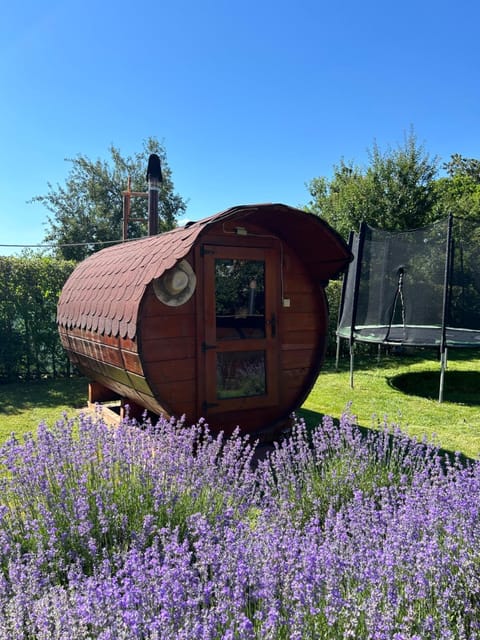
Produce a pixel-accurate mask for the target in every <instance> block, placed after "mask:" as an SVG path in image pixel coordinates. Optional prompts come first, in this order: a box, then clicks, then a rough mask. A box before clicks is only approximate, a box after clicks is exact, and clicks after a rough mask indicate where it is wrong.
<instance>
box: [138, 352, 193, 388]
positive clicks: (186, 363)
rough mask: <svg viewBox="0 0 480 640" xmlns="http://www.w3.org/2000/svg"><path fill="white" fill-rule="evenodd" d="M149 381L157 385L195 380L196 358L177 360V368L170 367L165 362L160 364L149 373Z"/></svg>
mask: <svg viewBox="0 0 480 640" xmlns="http://www.w3.org/2000/svg"><path fill="white" fill-rule="evenodd" d="M148 373H149V378H148V379H149V381H150V382H151V383H155V385H161V384H171V383H175V382H183V381H185V380H191V381H194V380H195V358H185V360H176V361H175V367H170V366H169V364H168V363H167V364H165V362H159V363H158V366H155V367H151V368H150V369H149V371H148Z"/></svg>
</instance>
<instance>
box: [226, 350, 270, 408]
mask: <svg viewBox="0 0 480 640" xmlns="http://www.w3.org/2000/svg"><path fill="white" fill-rule="evenodd" d="M265 370H266V369H265V351H224V352H220V353H217V398H218V399H225V398H247V397H251V396H263V395H265V394H266V393H267V388H266V387H267V385H266V376H265Z"/></svg>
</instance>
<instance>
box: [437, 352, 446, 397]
mask: <svg viewBox="0 0 480 640" xmlns="http://www.w3.org/2000/svg"><path fill="white" fill-rule="evenodd" d="M446 368H447V348H446V347H445V351H443V353H441V354H440V386H439V390H438V401H439V402H443V389H444V387H445V369H446Z"/></svg>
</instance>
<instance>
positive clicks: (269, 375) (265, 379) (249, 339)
mask: <svg viewBox="0 0 480 640" xmlns="http://www.w3.org/2000/svg"><path fill="white" fill-rule="evenodd" d="M202 253H203V256H204V284H205V324H204V342H203V346H202V351H203V355H204V357H203V364H204V375H205V399H204V401H203V406H202V408H203V411H204V413H207V414H212V413H223V412H230V411H236V410H244V409H253V408H255V407H266V406H271V405H275V404H277V402H278V387H279V372H278V362H279V358H278V352H279V337H278V309H279V300H280V291H279V270H280V258H279V255H278V252H277V251H275V250H274V249H264V248H251V247H248V248H245V247H222V246H215V245H205V246H204V247H203V251H202Z"/></svg>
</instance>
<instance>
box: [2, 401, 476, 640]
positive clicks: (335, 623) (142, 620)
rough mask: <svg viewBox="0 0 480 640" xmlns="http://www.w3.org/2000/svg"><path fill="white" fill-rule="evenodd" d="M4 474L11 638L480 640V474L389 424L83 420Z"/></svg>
mask: <svg viewBox="0 0 480 640" xmlns="http://www.w3.org/2000/svg"><path fill="white" fill-rule="evenodd" d="M0 465H1V466H2V473H1V478H2V479H1V487H0V489H1V495H2V504H1V507H0V549H1V572H0V639H1V640H12V639H15V640H22V639H28V640H33V639H35V640H37V639H38V640H47V639H48V640H56V639H62V640H67V639H68V640H72V639H74V640H82V639H85V640H86V639H101V640H114V639H115V640H119V639H128V640H131V639H142V640H146V639H158V640H160V639H161V640H167V639H172V640H173V639H175V640H177V639H185V640H187V639H188V640H194V639H195V640H196V639H204V640H207V639H208V640H210V639H217V638H218V639H221V638H222V639H225V640H227V639H235V638H238V639H242V640H248V639H253V638H258V639H269V638H272V639H314V638H326V639H330V638H332V639H333V638H334V639H343V638H355V639H364V638H365V639H367V638H368V639H375V640H381V639H385V640H387V639H388V640H407V639H408V640H414V639H418V640H426V639H427V640H428V639H432V640H433V639H435V640H439V639H443V638H445V639H447V638H455V639H457V638H458V639H469V640H473V639H476V638H479V637H480V616H479V610H480V466H479V463H473V462H472V463H471V464H468V465H467V464H465V463H464V462H462V461H461V460H460V458H458V457H457V458H455V457H454V458H453V459H449V458H446V457H444V456H442V455H440V451H439V450H438V449H437V448H436V447H435V446H433V445H432V444H428V443H422V442H416V441H414V440H411V439H410V438H408V437H407V436H406V435H405V434H403V433H402V432H401V431H400V430H399V429H397V428H395V427H394V426H390V425H387V424H386V425H385V428H384V431H383V432H382V431H380V432H374V431H372V432H370V433H369V434H368V435H364V434H362V433H361V432H360V430H359V429H358V428H357V427H356V426H355V423H354V419H353V418H352V417H350V416H349V415H344V416H343V417H342V419H341V423H340V426H338V425H334V423H333V421H332V420H331V419H329V418H326V419H324V420H323V423H322V424H320V425H319V426H318V427H317V429H315V430H314V431H313V432H312V433H310V434H309V435H307V431H306V428H305V426H304V425H303V424H302V423H301V422H297V424H296V425H295V427H294V430H293V434H292V436H291V437H290V438H288V439H286V440H285V441H283V442H282V443H281V444H279V445H278V446H277V447H276V448H275V449H274V450H273V451H272V452H271V453H270V454H268V455H267V456H266V457H265V458H263V459H260V460H259V461H257V460H256V458H254V445H253V444H252V443H250V442H249V441H248V440H246V439H242V438H241V437H240V436H236V437H234V438H231V439H228V440H223V439H222V438H221V437H213V436H211V435H210V434H209V432H208V428H207V427H206V425H204V424H200V425H195V426H188V425H185V424H182V423H181V422H180V423H179V424H177V423H175V422H174V421H171V422H167V421H161V422H160V423H159V424H158V425H155V426H152V425H150V424H144V425H141V426H136V425H135V424H134V423H128V422H127V421H126V422H124V423H123V424H122V425H121V426H120V427H119V428H117V429H112V428H109V427H108V426H106V425H105V424H104V422H103V419H102V416H101V414H98V415H97V416H95V417H91V416H90V417H89V416H86V415H82V416H80V417H79V418H76V419H74V420H71V421H69V420H67V419H66V418H65V419H64V420H62V421H60V422H58V423H57V424H56V425H55V426H54V427H53V428H47V427H46V426H45V425H40V426H39V429H38V432H37V433H36V434H35V435H34V436H29V437H27V438H26V439H24V440H22V442H20V441H18V440H17V439H15V437H12V438H10V439H9V440H8V442H6V444H5V445H3V447H2V449H1V451H0Z"/></svg>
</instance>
